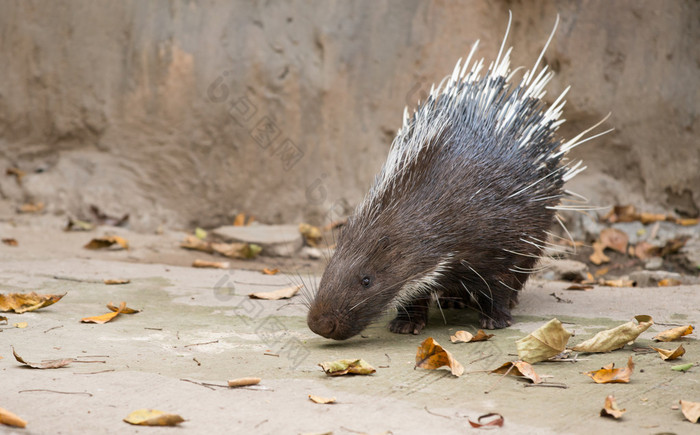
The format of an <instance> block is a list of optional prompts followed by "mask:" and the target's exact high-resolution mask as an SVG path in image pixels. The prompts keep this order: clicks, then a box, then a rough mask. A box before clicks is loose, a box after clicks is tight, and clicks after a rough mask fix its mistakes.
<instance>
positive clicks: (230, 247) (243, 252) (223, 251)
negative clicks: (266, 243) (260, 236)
mask: <svg viewBox="0 0 700 435" xmlns="http://www.w3.org/2000/svg"><path fill="white" fill-rule="evenodd" d="M211 249H212V250H213V251H214V252H216V253H217V254H220V255H223V256H224V257H228V258H239V259H251V258H255V257H257V256H258V254H259V253H260V252H261V251H262V248H261V247H260V246H259V245H256V244H254V243H211Z"/></svg>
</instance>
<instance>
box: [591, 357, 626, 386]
mask: <svg viewBox="0 0 700 435" xmlns="http://www.w3.org/2000/svg"><path fill="white" fill-rule="evenodd" d="M633 370H634V362H632V357H630V358H629V360H627V367H623V368H621V369H616V368H615V363H612V364H609V365H607V366H605V367H603V368H601V369H600V370H596V371H593V372H584V373H583V374H584V375H587V376H590V377H591V379H593V380H594V381H595V383H596V384H611V383H628V382H629V381H630V376H631V375H632V371H633Z"/></svg>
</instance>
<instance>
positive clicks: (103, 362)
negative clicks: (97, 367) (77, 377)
mask: <svg viewBox="0 0 700 435" xmlns="http://www.w3.org/2000/svg"><path fill="white" fill-rule="evenodd" d="M73 362H74V363H102V364H105V363H106V362H107V361H97V360H93V361H90V360H88V361H80V360H77V359H74V360H73Z"/></svg>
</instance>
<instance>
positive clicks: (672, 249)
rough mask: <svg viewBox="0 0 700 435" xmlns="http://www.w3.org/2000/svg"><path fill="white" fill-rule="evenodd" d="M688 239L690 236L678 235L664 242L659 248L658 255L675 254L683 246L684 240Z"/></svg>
mask: <svg viewBox="0 0 700 435" xmlns="http://www.w3.org/2000/svg"><path fill="white" fill-rule="evenodd" d="M688 240H690V236H687V235H685V236H678V237H676V238H675V239H672V240H669V241H668V242H666V244H665V245H664V246H663V247H662V248H661V249H660V252H659V254H658V255H659V256H660V257H665V256H667V255H671V254H675V253H677V252H678V251H680V250H681V248H682V247H683V246H685V244H686V242H688Z"/></svg>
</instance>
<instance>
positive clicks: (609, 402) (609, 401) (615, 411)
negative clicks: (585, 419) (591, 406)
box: [600, 395, 627, 419]
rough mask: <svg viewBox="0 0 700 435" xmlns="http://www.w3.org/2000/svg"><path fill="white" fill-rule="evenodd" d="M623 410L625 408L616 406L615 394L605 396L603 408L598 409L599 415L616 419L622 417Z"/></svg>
mask: <svg viewBox="0 0 700 435" xmlns="http://www.w3.org/2000/svg"><path fill="white" fill-rule="evenodd" d="M625 411H627V410H626V409H620V408H618V406H617V402H616V401H615V396H613V395H610V396H608V397H606V398H605V405H604V406H603V409H601V410H600V416H601V417H612V418H615V419H618V418H620V417H622V414H624V413H625Z"/></svg>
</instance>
